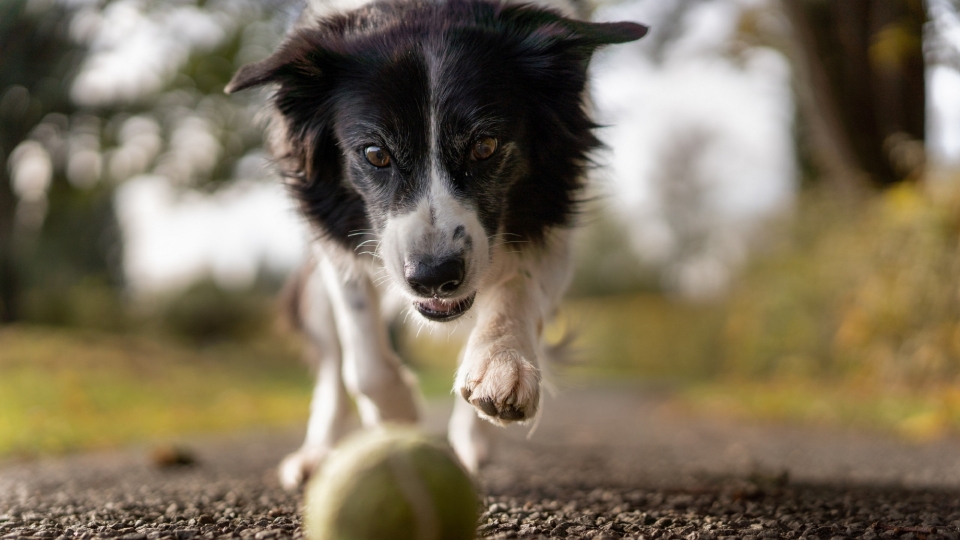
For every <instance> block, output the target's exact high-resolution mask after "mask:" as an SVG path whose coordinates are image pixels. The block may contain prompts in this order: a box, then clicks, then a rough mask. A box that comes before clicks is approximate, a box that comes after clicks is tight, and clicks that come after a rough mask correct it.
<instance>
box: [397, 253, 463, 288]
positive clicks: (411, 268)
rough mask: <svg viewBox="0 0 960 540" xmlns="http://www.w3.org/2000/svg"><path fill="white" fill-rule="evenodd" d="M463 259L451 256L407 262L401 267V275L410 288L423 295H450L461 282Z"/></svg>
mask: <svg viewBox="0 0 960 540" xmlns="http://www.w3.org/2000/svg"><path fill="white" fill-rule="evenodd" d="M463 274H464V271H463V259H461V258H460V257H451V258H449V259H443V260H440V261H437V262H432V261H429V262H424V261H416V262H409V263H407V264H405V265H404V267H403V277H405V278H406V279H407V283H409V284H410V288H412V289H413V290H414V292H416V293H417V294H419V295H420V296H424V297H431V296H439V297H443V296H450V295H452V294H453V293H455V292H457V289H458V288H459V287H460V284H461V283H463Z"/></svg>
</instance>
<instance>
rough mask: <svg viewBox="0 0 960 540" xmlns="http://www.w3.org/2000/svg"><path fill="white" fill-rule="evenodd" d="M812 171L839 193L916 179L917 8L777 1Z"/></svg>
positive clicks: (921, 107)
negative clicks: (787, 26) (788, 34)
mask: <svg viewBox="0 0 960 540" xmlns="http://www.w3.org/2000/svg"><path fill="white" fill-rule="evenodd" d="M781 6H782V9H783V11H784V13H785V14H786V15H787V17H788V19H789V20H790V23H791V26H792V29H793V47H792V49H793V50H792V54H791V57H792V59H793V60H794V69H795V72H796V74H797V77H798V79H800V81H802V83H803V84H802V85H801V87H800V88H799V90H800V91H802V92H806V93H807V95H806V96H800V99H799V102H800V106H801V111H802V113H803V115H804V121H805V123H806V125H807V127H808V131H809V133H808V135H809V136H810V139H811V140H810V141H809V143H810V145H811V148H810V149H811V150H812V152H813V157H814V160H815V164H816V165H817V166H818V168H819V169H821V171H820V172H821V173H826V174H827V175H828V176H829V177H830V179H831V180H832V181H833V182H836V183H838V184H840V185H841V186H842V187H843V188H845V189H853V190H856V189H859V188H861V187H863V186H866V185H872V186H874V187H886V186H890V185H892V184H896V183H898V182H901V181H904V180H910V179H916V178H918V173H919V172H920V171H921V170H922V167H923V161H924V152H923V146H922V143H923V141H924V138H925V118H926V83H925V68H926V66H925V62H924V25H925V24H926V22H927V11H926V7H925V5H924V2H923V1H922V0H830V1H827V0H783V1H781Z"/></svg>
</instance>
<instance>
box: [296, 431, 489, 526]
mask: <svg viewBox="0 0 960 540" xmlns="http://www.w3.org/2000/svg"><path fill="white" fill-rule="evenodd" d="M478 505H479V498H478V496H477V491H476V488H475V487H474V484H473V481H472V480H471V479H470V477H469V476H468V475H467V473H466V472H465V471H464V470H463V468H462V467H461V466H460V463H459V462H458V461H457V459H456V458H455V457H454V456H453V453H452V452H451V451H450V449H449V447H447V446H446V445H444V444H442V443H440V442H437V441H434V440H432V439H430V438H428V437H426V436H425V435H423V434H422V433H420V432H418V431H416V430H414V429H410V428H401V427H386V428H378V429H374V430H369V431H365V432H362V433H360V434H358V435H356V436H353V437H351V438H349V439H348V440H346V441H344V442H343V443H342V444H341V445H340V446H338V447H337V449H336V450H335V451H334V452H333V453H331V455H330V456H329V457H328V458H327V460H326V462H325V463H324V465H323V467H322V469H321V471H320V473H319V474H318V475H316V477H315V478H314V479H313V480H311V482H310V484H309V486H308V487H307V492H306V501H305V503H304V532H305V533H306V536H307V538H309V539H310V540H382V539H391V540H405V539H410V540H461V539H467V540H472V539H473V538H475V536H476V530H477V517H478V515H477V514H478Z"/></svg>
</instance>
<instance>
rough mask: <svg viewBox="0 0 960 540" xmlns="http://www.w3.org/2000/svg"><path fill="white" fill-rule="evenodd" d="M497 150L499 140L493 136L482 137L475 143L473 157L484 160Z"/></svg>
mask: <svg viewBox="0 0 960 540" xmlns="http://www.w3.org/2000/svg"><path fill="white" fill-rule="evenodd" d="M496 151H497V140H496V139H494V138H493V137H482V138H481V139H480V140H479V141H477V142H476V143H474V145H473V159H475V160H477V161H483V160H484V159H487V158H489V157H490V156H492V155H493V153H494V152H496Z"/></svg>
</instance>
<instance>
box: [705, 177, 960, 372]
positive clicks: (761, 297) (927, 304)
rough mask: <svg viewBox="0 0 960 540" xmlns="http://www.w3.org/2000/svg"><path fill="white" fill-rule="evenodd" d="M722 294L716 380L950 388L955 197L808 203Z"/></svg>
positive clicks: (933, 192)
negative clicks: (792, 379)
mask: <svg viewBox="0 0 960 540" xmlns="http://www.w3.org/2000/svg"><path fill="white" fill-rule="evenodd" d="M788 228H789V231H788V233H787V234H785V235H783V236H782V237H781V240H780V243H779V245H776V246H775V247H773V248H772V250H771V252H769V253H767V254H766V255H763V256H760V257H758V258H757V261H756V262H755V264H753V265H752V266H751V267H749V268H747V269H746V271H745V272H744V274H743V276H742V277H741V280H740V286H739V287H737V288H736V289H735V290H734V292H733V293H732V295H731V299H730V305H729V313H730V314H729V317H728V320H727V323H726V328H725V331H724V349H725V355H724V356H725V363H724V371H726V372H728V373H736V374H742V375H745V376H770V375H778V374H787V375H792V374H796V375H800V376H804V377H821V376H822V377H827V378H832V377H843V378H858V379H861V378H862V379H866V380H870V381H874V382H876V383H879V384H893V385H902V386H908V387H916V388H922V387H924V386H925V385H929V384H931V383H943V382H954V383H955V382H960V381H958V376H960V288H958V276H960V249H958V248H960V192H958V191H957V190H956V189H954V188H947V187H939V186H937V189H930V190H924V189H923V188H921V187H918V186H907V185H904V186H900V187H897V188H895V189H891V190H888V191H886V192H884V193H882V194H880V195H877V196H876V197H875V198H874V199H873V200H870V201H869V202H867V203H861V204H859V205H856V206H851V205H850V204H845V203H842V202H837V201H834V200H831V199H829V198H828V197H825V196H818V195H816V194H810V195H809V196H807V197H806V198H805V199H804V200H803V202H802V203H801V204H800V207H799V208H798V210H797V215H796V218H795V219H793V220H792V221H791V223H790V224H789V225H788Z"/></svg>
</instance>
